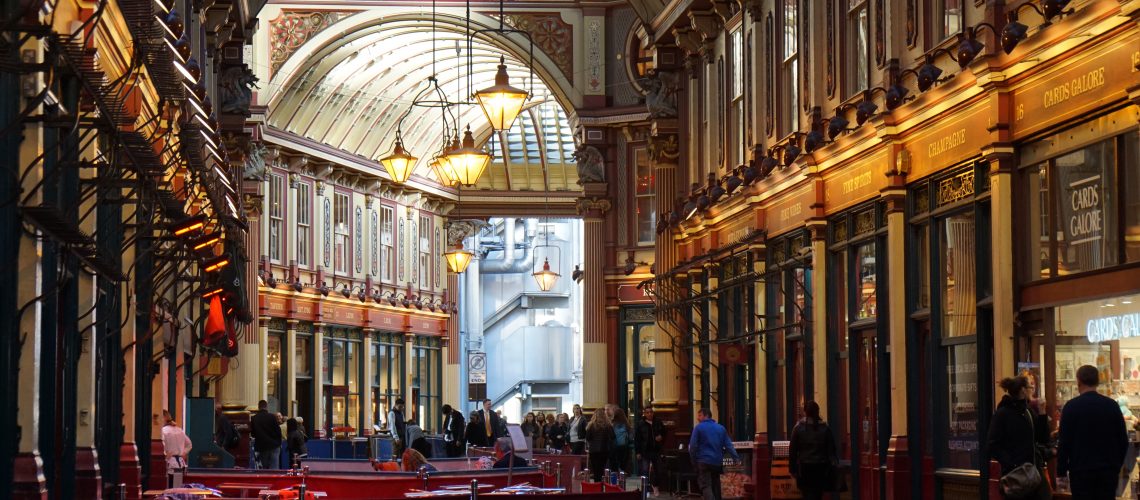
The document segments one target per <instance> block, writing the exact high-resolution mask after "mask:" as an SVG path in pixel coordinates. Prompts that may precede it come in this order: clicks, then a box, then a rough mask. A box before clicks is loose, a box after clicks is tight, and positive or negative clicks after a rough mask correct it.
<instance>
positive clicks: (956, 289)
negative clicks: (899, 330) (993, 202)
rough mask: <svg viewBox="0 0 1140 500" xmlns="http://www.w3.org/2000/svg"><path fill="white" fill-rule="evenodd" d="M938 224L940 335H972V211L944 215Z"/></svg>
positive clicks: (975, 296)
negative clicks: (940, 243)
mask: <svg viewBox="0 0 1140 500" xmlns="http://www.w3.org/2000/svg"><path fill="white" fill-rule="evenodd" d="M942 228H943V230H942V268H943V272H944V275H943V281H942V317H943V320H942V328H943V330H942V335H943V337H960V336H963V335H973V334H974V333H976V332H977V319H976V315H977V304H978V294H977V272H976V270H975V258H974V257H975V247H974V214H973V213H965V214H958V215H953V216H950V217H947V218H946V219H945V220H943V221H942Z"/></svg>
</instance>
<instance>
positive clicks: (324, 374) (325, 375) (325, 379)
mask: <svg viewBox="0 0 1140 500" xmlns="http://www.w3.org/2000/svg"><path fill="white" fill-rule="evenodd" d="M329 344H330V342H329V341H327V340H326V341H324V345H322V346H321V359H322V360H324V362H325V363H324V364H323V365H321V379H322V383H324V384H327V383H329V381H330V380H332V379H331V378H330V377H329V373H331V372H330V371H329V370H330V369H331V368H332V367H331V366H329Z"/></svg>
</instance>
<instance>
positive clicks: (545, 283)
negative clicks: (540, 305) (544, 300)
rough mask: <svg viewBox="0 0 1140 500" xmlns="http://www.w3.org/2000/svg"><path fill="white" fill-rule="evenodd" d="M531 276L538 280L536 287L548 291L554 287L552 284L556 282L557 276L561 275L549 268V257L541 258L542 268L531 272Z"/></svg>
mask: <svg viewBox="0 0 1140 500" xmlns="http://www.w3.org/2000/svg"><path fill="white" fill-rule="evenodd" d="M531 276H534V280H535V281H537V282H538V289H539V290H542V291H544V292H549V291H550V289H552V288H554V285H555V284H556V283H558V278H561V277H562V275H561V274H558V273H556V272H554V271H551V270H550V259H549V258H543V259H542V270H541V271H535V272H534V273H531Z"/></svg>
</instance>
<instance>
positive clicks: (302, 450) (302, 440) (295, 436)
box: [285, 418, 309, 468]
mask: <svg viewBox="0 0 1140 500" xmlns="http://www.w3.org/2000/svg"><path fill="white" fill-rule="evenodd" d="M285 429H286V431H287V432H288V437H286V438H285V447H286V449H287V450H289V457H288V458H289V467H290V468H292V467H293V466H294V465H296V463H297V461H298V459H301V458H305V457H307V456H309V447H308V444H307V442H308V440H309V436H306V435H305V430H304V429H303V428H302V427H301V423H300V422H298V421H297V419H296V418H290V419H289V420H286V421H285Z"/></svg>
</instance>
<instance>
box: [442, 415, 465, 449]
mask: <svg viewBox="0 0 1140 500" xmlns="http://www.w3.org/2000/svg"><path fill="white" fill-rule="evenodd" d="M441 411H442V413H443V415H444V419H443V442H444V444H445V445H446V446H447V456H449V457H461V456H463V432H464V430H465V427H464V424H463V414H462V413H460V412H459V411H457V410H455V409H452V408H451V405H443V408H441Z"/></svg>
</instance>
